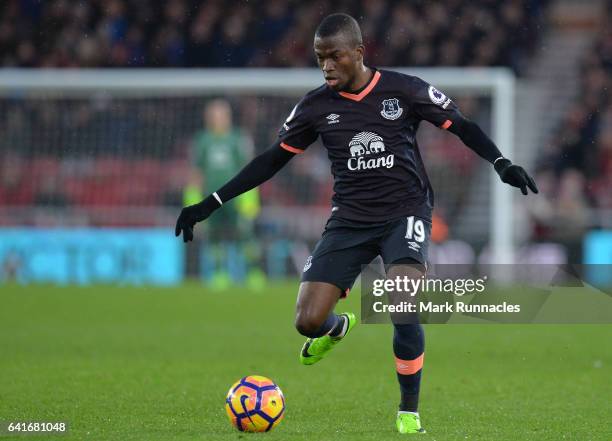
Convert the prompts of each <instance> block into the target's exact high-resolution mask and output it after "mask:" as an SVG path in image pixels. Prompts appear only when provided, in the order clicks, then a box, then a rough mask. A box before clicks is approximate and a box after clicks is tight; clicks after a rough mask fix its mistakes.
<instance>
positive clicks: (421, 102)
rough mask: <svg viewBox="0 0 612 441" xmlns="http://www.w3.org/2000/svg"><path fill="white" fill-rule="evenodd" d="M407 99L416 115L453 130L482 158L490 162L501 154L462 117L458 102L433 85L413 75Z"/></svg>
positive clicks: (481, 132)
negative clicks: (409, 94)
mask: <svg viewBox="0 0 612 441" xmlns="http://www.w3.org/2000/svg"><path fill="white" fill-rule="evenodd" d="M410 98H411V103H412V110H413V112H414V113H415V114H416V115H417V116H418V117H419V118H421V119H424V120H426V121H429V122H430V123H432V124H435V125H436V126H438V127H440V128H442V129H446V130H448V131H449V132H451V133H454V134H455V135H457V136H458V137H459V138H460V139H461V141H463V143H464V144H465V145H466V146H468V147H469V148H470V149H472V150H473V151H475V152H476V153H477V154H478V155H480V156H481V157H482V158H484V159H486V160H487V161H489V162H491V163H493V162H494V161H495V160H496V159H497V158H499V157H501V156H502V154H501V152H500V151H499V149H498V148H497V146H496V145H495V144H494V143H493V141H491V139H490V138H489V137H488V136H487V135H486V134H485V133H484V132H483V131H482V129H481V128H480V127H479V126H478V124H476V123H475V122H473V121H470V120H469V119H467V118H466V117H464V116H463V115H462V114H461V112H460V111H459V108H458V107H457V105H456V104H455V103H454V102H453V101H452V100H451V99H450V98H449V97H448V96H446V95H445V94H444V93H443V92H441V91H439V90H438V89H436V88H435V87H434V86H432V85H430V84H428V83H426V82H425V81H423V80H421V79H420V78H417V77H413V81H412V84H411V97H410Z"/></svg>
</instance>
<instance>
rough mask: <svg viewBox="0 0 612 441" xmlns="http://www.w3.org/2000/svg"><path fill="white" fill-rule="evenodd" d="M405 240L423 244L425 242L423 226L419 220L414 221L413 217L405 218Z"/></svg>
mask: <svg viewBox="0 0 612 441" xmlns="http://www.w3.org/2000/svg"><path fill="white" fill-rule="evenodd" d="M406 220H407V223H406V237H405V238H406V239H408V240H414V241H415V242H423V241H424V240H425V225H424V224H423V221H422V220H421V219H416V220H415V218H414V216H410V217H407V218H406Z"/></svg>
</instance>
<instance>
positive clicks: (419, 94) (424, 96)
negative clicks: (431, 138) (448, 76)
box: [408, 77, 461, 129]
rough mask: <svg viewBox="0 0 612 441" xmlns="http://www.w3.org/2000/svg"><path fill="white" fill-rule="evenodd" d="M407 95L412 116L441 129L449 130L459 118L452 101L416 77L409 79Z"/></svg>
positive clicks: (459, 113)
mask: <svg viewBox="0 0 612 441" xmlns="http://www.w3.org/2000/svg"><path fill="white" fill-rule="evenodd" d="M408 94H409V96H408V101H409V102H410V107H411V110H412V112H413V113H414V115H416V117H417V118H419V119H422V120H425V121H429V122H430V123H432V124H433V125H435V126H438V127H440V128H441V129H448V128H450V127H451V126H452V125H453V124H454V123H455V121H456V120H458V119H460V118H461V112H459V109H458V108H457V105H456V104H455V103H454V102H453V100H451V99H450V98H449V97H448V96H446V95H445V94H444V93H443V92H441V91H439V90H438V89H436V88H435V87H434V86H432V85H431V84H429V83H427V82H425V81H423V80H422V79H420V78H418V77H411V78H410V79H409V82H408Z"/></svg>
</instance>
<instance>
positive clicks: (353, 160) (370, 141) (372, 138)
mask: <svg viewBox="0 0 612 441" xmlns="http://www.w3.org/2000/svg"><path fill="white" fill-rule="evenodd" d="M385 150H386V148H385V143H384V142H383V139H382V137H381V136H380V135H378V134H376V133H374V132H359V133H358V134H357V135H355V136H353V139H351V142H350V143H349V151H350V152H351V157H350V158H349V160H348V164H347V166H348V169H349V170H352V171H357V170H369V169H374V168H379V167H385V168H391V167H393V163H394V155H393V154H388V155H380V154H381V153H385ZM368 156H370V157H368Z"/></svg>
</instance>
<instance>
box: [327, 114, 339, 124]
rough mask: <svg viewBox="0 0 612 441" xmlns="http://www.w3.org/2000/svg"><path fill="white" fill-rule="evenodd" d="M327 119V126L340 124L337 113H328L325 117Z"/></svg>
mask: <svg viewBox="0 0 612 441" xmlns="http://www.w3.org/2000/svg"><path fill="white" fill-rule="evenodd" d="M326 118H327V124H328V125H329V124H338V123H339V122H340V119H339V118H340V115H338V114H337V113H330V114H329V115H327V116H326Z"/></svg>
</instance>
